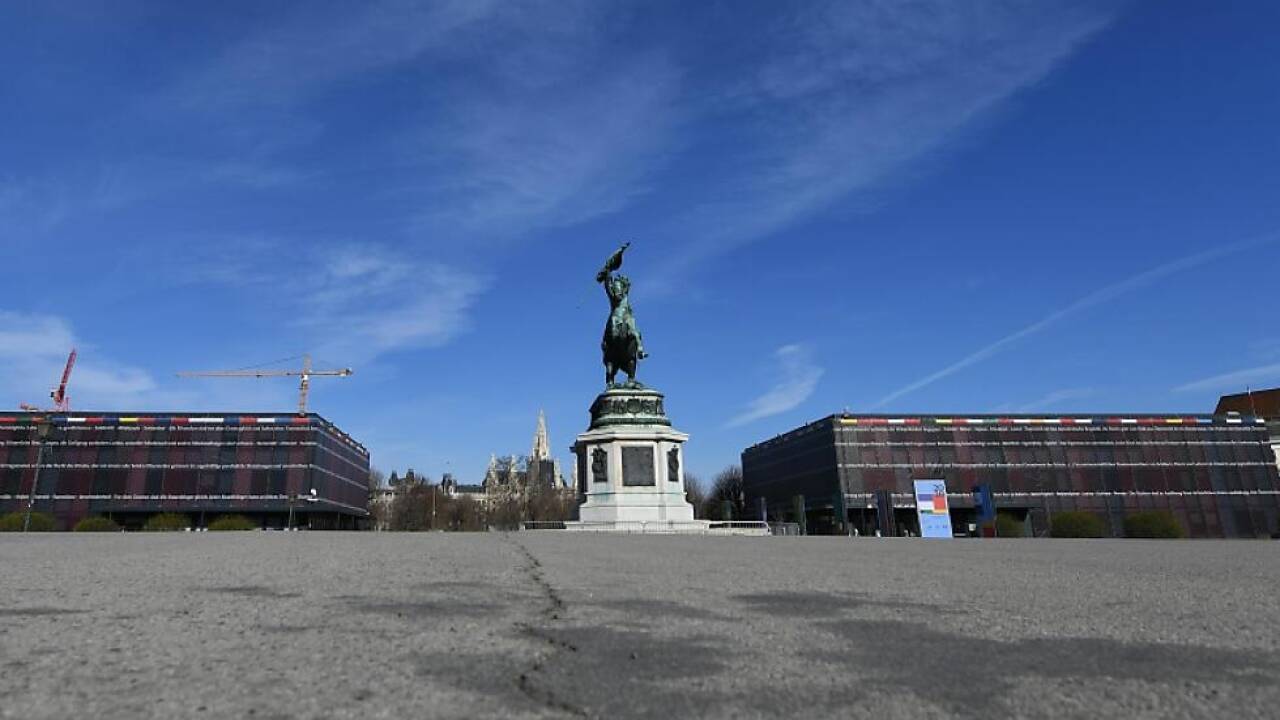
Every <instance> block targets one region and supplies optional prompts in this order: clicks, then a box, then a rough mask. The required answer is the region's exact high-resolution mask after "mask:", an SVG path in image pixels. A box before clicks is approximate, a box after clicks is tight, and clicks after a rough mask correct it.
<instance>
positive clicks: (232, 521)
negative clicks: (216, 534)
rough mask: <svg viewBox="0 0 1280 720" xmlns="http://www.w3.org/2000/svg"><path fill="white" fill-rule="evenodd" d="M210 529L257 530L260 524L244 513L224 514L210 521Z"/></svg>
mask: <svg viewBox="0 0 1280 720" xmlns="http://www.w3.org/2000/svg"><path fill="white" fill-rule="evenodd" d="M209 529H210V530H212V531H219V530H257V529H258V524H257V523H255V522H254V521H252V520H250V519H249V518H247V517H245V516H243V515H223V516H222V517H220V518H218V519H217V520H214V521H213V522H211V523H209Z"/></svg>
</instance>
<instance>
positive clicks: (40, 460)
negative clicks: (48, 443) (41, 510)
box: [22, 422, 53, 532]
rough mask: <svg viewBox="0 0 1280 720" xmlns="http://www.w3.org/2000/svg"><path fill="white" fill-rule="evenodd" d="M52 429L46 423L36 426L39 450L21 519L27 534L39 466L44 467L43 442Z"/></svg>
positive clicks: (37, 481)
mask: <svg viewBox="0 0 1280 720" xmlns="http://www.w3.org/2000/svg"><path fill="white" fill-rule="evenodd" d="M52 429H53V426H52V425H50V424H49V423H48V422H42V423H40V424H39V425H38V426H36V437H37V438H38V441H39V447H40V449H39V450H37V451H36V467H35V470H34V471H33V472H32V473H31V492H29V493H27V514H26V517H24V518H23V519H22V532H27V530H28V529H30V527H31V510H32V508H33V507H34V506H35V504H36V486H37V485H38V484H39V482H40V466H42V465H44V448H45V440H47V439H48V438H49V432H50V431H51V430H52Z"/></svg>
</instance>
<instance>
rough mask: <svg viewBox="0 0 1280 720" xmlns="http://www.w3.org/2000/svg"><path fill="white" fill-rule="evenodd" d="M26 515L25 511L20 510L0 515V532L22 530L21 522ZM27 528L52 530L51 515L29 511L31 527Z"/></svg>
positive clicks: (38, 530)
mask: <svg viewBox="0 0 1280 720" xmlns="http://www.w3.org/2000/svg"><path fill="white" fill-rule="evenodd" d="M26 515H27V511H26V510H21V511H19V512H11V513H9V514H8V515H5V516H3V517H0V532H22V523H23V521H24V518H26ZM28 529H29V530H31V532H52V531H53V516H52V515H50V514H48V513H42V512H33V513H31V527H30V528H28Z"/></svg>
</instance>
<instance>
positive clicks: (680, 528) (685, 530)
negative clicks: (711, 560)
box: [521, 520, 800, 535]
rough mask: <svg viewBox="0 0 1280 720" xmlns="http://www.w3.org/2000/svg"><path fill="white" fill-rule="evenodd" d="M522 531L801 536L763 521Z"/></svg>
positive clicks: (540, 523) (529, 524)
mask: <svg viewBox="0 0 1280 720" xmlns="http://www.w3.org/2000/svg"><path fill="white" fill-rule="evenodd" d="M521 529H522V530H572V531H574V532H611V533H623V534H637V535H799V534H800V526H799V525H797V524H795V523H766V522H761V521H745V520H735V521H711V522H703V521H696V520H695V521H693V522H670V521H660V520H654V521H631V522H626V521H617V522H594V523H593V522H568V523H566V522H565V521H562V520H527V521H525V522H523V523H521Z"/></svg>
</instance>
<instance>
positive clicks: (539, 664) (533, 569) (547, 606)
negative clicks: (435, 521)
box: [502, 533, 591, 717]
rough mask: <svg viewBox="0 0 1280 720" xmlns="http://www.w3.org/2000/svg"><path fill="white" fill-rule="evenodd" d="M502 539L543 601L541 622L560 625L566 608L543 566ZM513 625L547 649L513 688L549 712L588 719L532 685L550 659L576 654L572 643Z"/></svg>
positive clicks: (579, 710) (510, 538) (584, 713)
mask: <svg viewBox="0 0 1280 720" xmlns="http://www.w3.org/2000/svg"><path fill="white" fill-rule="evenodd" d="M502 537H503V539H504V540H506V541H507V542H509V543H511V544H512V545H514V546H515V548H516V550H518V551H519V553H520V555H521V556H522V557H523V558H524V561H525V562H524V564H523V565H522V566H521V568H520V569H521V570H523V571H524V572H525V574H527V575H528V576H529V579H530V580H532V581H533V584H534V585H535V586H536V587H537V588H538V591H539V594H540V595H541V596H542V597H543V600H544V604H543V608H542V610H541V612H540V613H539V614H540V615H541V616H542V619H543V622H544V623H551V622H559V621H560V619H561V618H562V617H563V616H564V614H565V609H566V605H565V602H564V599H563V598H561V597H560V593H559V592H557V591H556V589H555V587H554V586H552V585H551V583H550V582H549V581H548V580H547V577H546V574H545V573H544V572H543V569H542V562H541V561H540V560H538V558H536V557H534V555H533V553H532V552H530V551H529V548H527V547H525V545H524V544H523V543H521V542H520V541H519V540H517V539H515V538H514V537H513V536H512V535H511V534H510V533H503V535H502ZM515 625H516V628H517V629H518V630H519V631H520V632H521V634H523V635H526V636H528V637H531V638H533V639H535V640H538V641H540V642H542V643H544V644H545V645H546V646H547V647H549V648H550V650H549V651H548V652H545V653H542V654H540V655H539V656H538V658H537V660H535V661H534V662H533V664H532V665H531V666H529V669H528V670H526V671H525V672H522V673H520V676H519V677H518V678H517V679H516V687H518V688H519V689H520V692H522V693H524V694H525V696H526V697H528V698H529V699H531V700H533V701H535V702H538V703H540V704H542V705H544V706H546V707H547V708H550V709H552V710H559V711H560V712H563V713H567V714H569V715H572V716H573V717H591V715H590V713H588V712H587V711H586V710H584V709H582V708H580V707H578V706H577V705H574V704H573V703H570V702H568V701H567V700H565V699H563V698H561V697H559V696H557V695H556V694H555V693H554V692H552V691H551V690H548V689H546V688H543V687H539V686H538V685H537V684H536V683H535V682H534V677H535V676H536V675H538V674H539V673H541V672H542V670H543V668H545V667H546V666H547V664H548V663H549V662H550V661H551V659H552V658H553V657H555V656H556V655H558V654H560V653H563V652H578V647H577V646H576V645H574V644H573V643H571V642H568V641H565V640H561V639H559V638H557V637H555V636H554V635H553V634H551V633H549V632H547V631H546V630H544V629H543V628H541V627H539V626H537V625H533V624H530V623H527V622H517V623H516V624H515Z"/></svg>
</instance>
